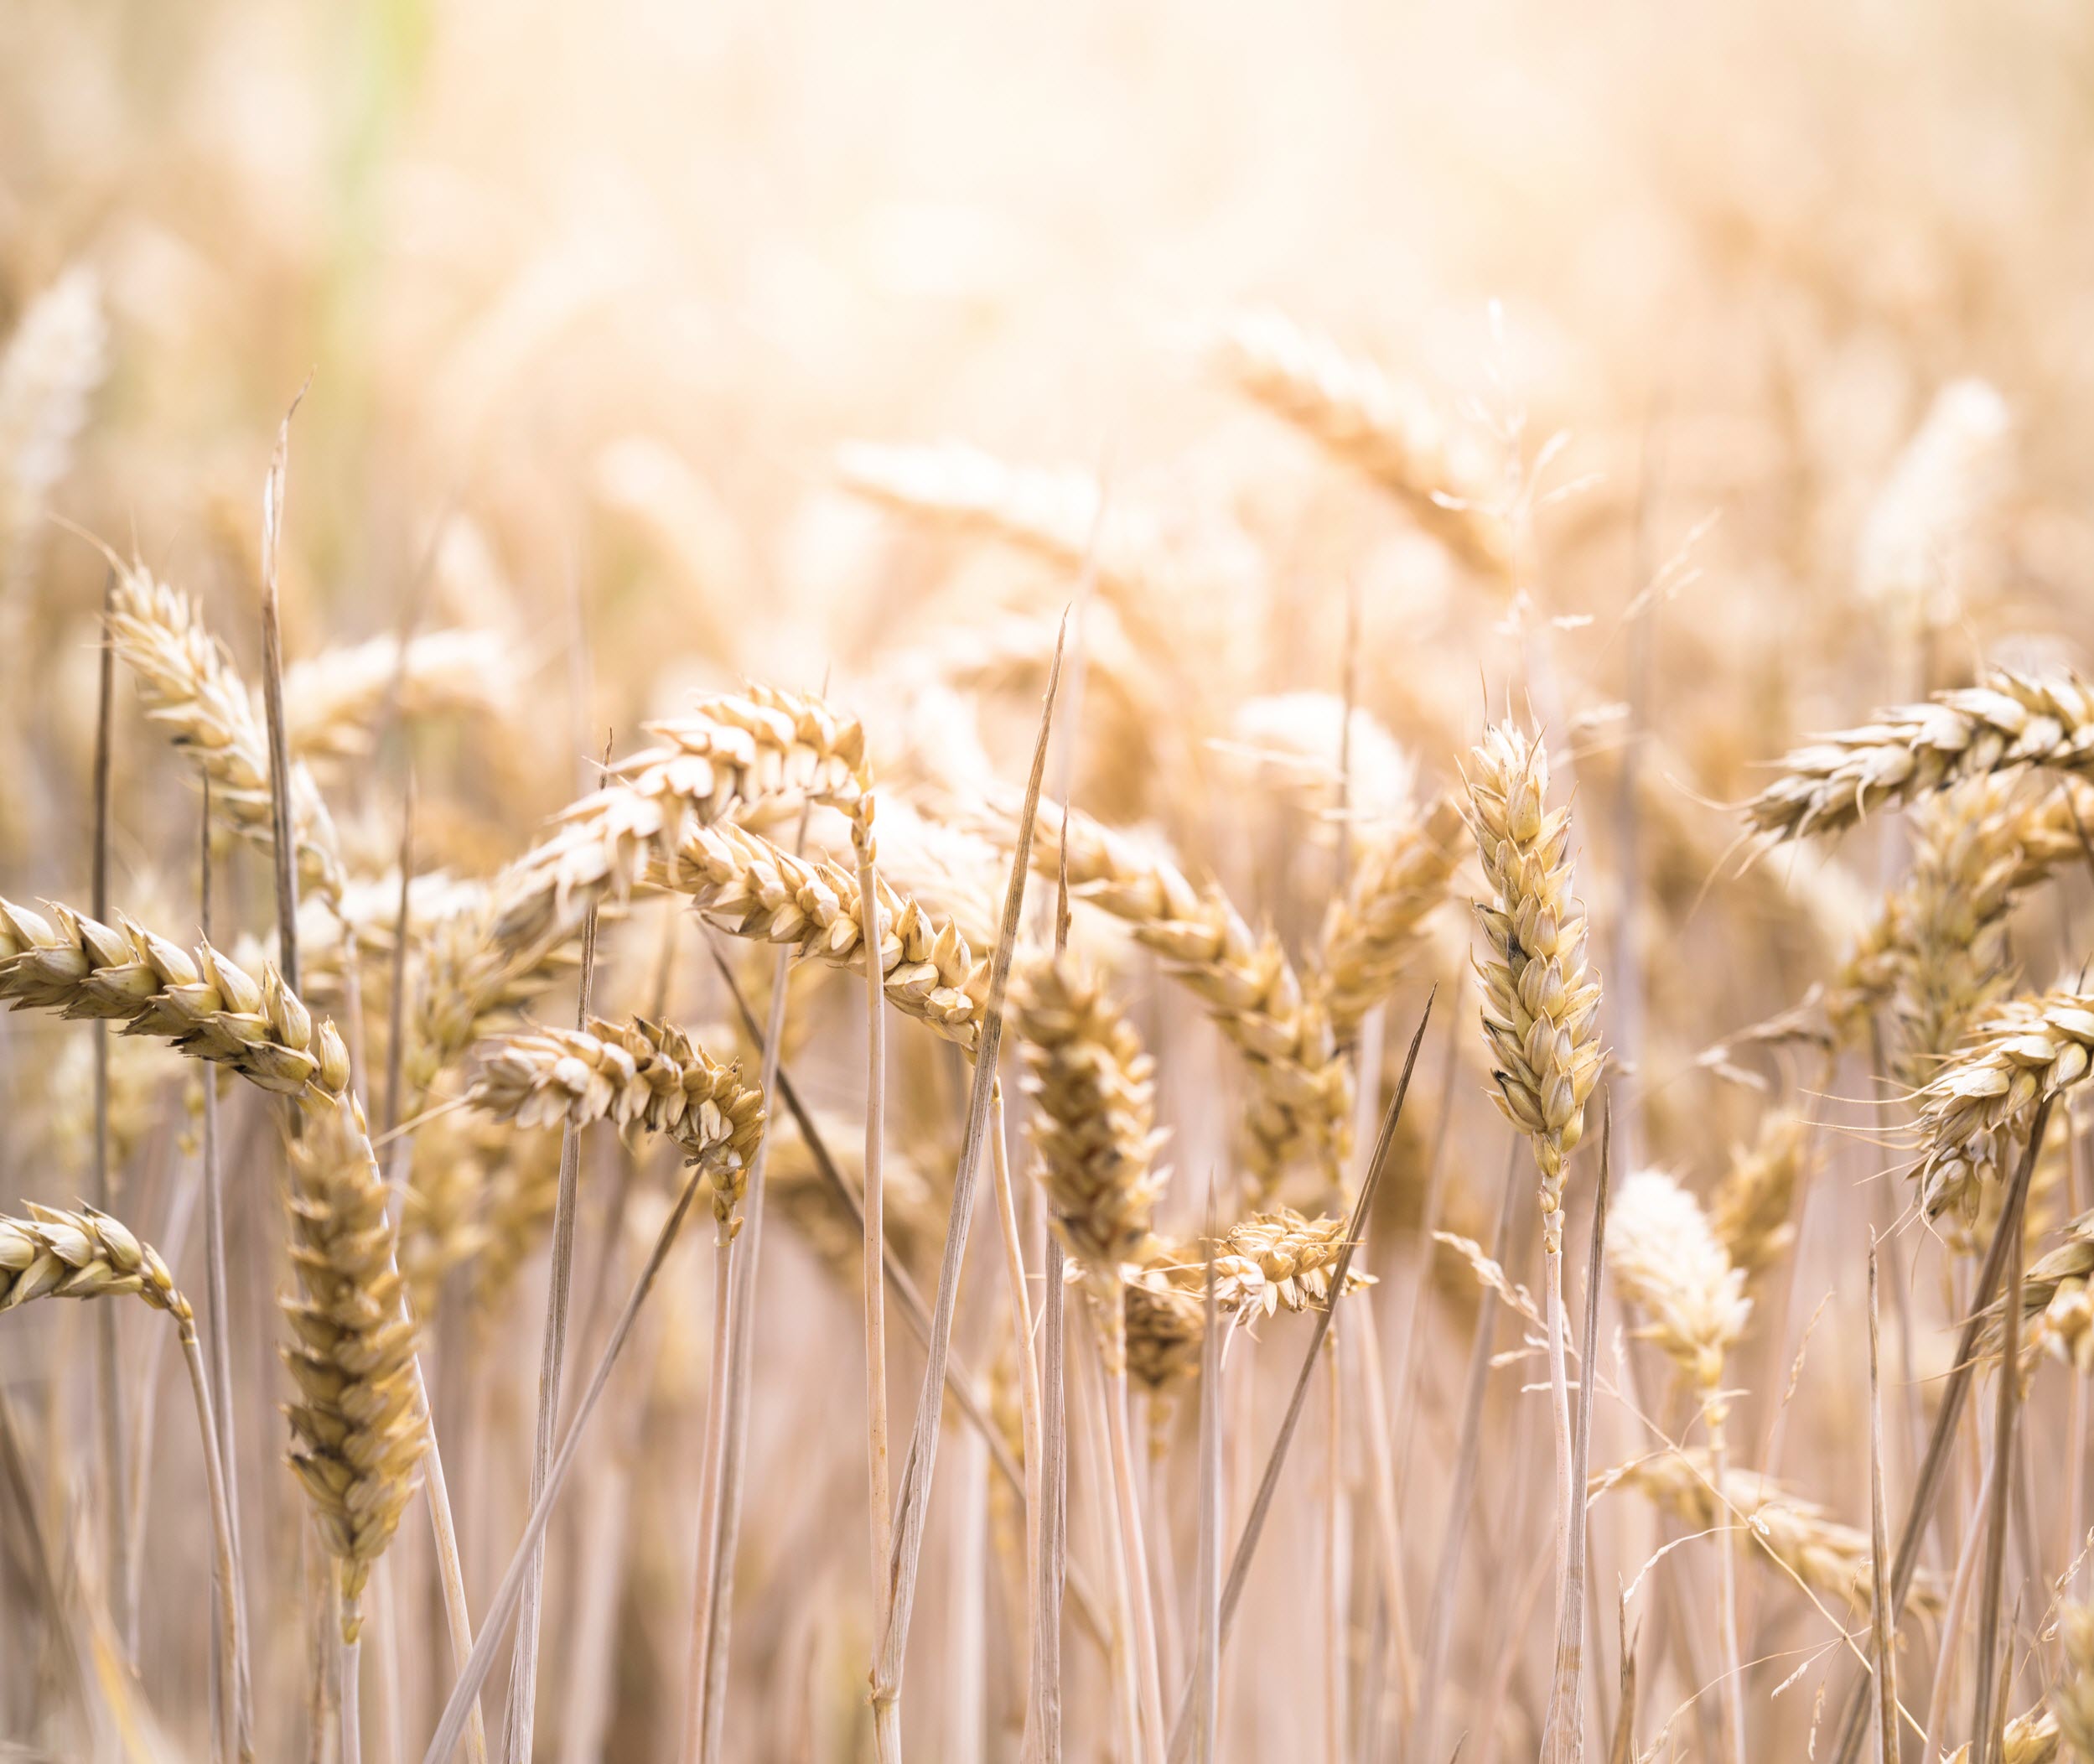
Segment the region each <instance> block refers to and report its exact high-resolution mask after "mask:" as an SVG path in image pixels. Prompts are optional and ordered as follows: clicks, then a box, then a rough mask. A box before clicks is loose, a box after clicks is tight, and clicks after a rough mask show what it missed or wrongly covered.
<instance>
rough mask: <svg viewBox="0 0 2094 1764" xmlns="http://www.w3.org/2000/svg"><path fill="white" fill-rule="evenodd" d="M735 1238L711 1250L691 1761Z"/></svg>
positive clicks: (703, 1658)
mask: <svg viewBox="0 0 2094 1764" xmlns="http://www.w3.org/2000/svg"><path fill="white" fill-rule="evenodd" d="M733 1290H734V1239H733V1236H732V1235H731V1234H730V1233H729V1232H727V1231H725V1230H722V1231H721V1232H720V1233H719V1235H718V1242H717V1243H715V1244H714V1246H713V1342H712V1356H713V1358H712V1365H711V1367H710V1368H709V1370H708V1372H707V1373H706V1384H705V1442H704V1444H703V1445H702V1447H701V1448H700V1450H701V1453H702V1455H701V1456H700V1458H699V1460H698V1568H697V1575H696V1576H695V1577H694V1579H693V1580H692V1606H691V1663H690V1668H689V1673H688V1677H687V1680H686V1682H685V1684H684V1689H683V1748H682V1751H680V1752H679V1753H678V1754H677V1756H679V1757H680V1758H682V1760H683V1761H684V1764H692V1760H694V1759H696V1758H697V1756H698V1754H699V1752H700V1751H702V1750H703V1748H704V1745H705V1694H706V1676H707V1672H706V1668H707V1651H708V1646H709V1644H710V1643H711V1641H712V1639H713V1632H712V1626H711V1624H710V1623H708V1621H707V1620H706V1606H707V1603H708V1597H709V1594H710V1589H711V1587H712V1585H713V1541H714V1535H713V1533H714V1528H715V1526H717V1525H718V1523H719V1494H720V1476H719V1470H720V1435H721V1429H722V1427H723V1425H724V1424H725V1421H726V1417H727V1386H728V1369H729V1366H730V1363H731V1351H732V1347H733V1337H732V1334H731V1321H732V1318H733Z"/></svg>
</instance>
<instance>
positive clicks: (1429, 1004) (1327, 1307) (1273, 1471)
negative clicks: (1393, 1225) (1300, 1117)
mask: <svg viewBox="0 0 2094 1764" xmlns="http://www.w3.org/2000/svg"><path fill="white" fill-rule="evenodd" d="M1438 994H1439V988H1438V987H1434V988H1433V991H1432V993H1431V994H1430V995H1428V997H1427V999H1426V1000H1425V1009H1424V1010H1423V1013H1422V1014H1420V1015H1419V1017H1418V1028H1417V1030H1416V1031H1415V1032H1414V1033H1413V1034H1412V1036H1411V1045H1410V1048H1409V1051H1407V1053H1406V1054H1405V1055H1404V1056H1403V1075H1402V1077H1400V1078H1399V1079H1397V1086H1396V1094H1395V1095H1394V1096H1393V1097H1391V1098H1390V1099H1389V1108H1388V1113H1386V1115H1384V1116H1383V1117H1382V1118H1381V1135H1380V1137H1379V1138H1378V1139H1376V1141H1375V1147H1374V1154H1373V1156H1372V1157H1371V1158H1370V1159H1369V1160H1368V1161H1367V1174H1366V1180H1365V1181H1364V1182H1362V1183H1361V1185H1360V1198H1359V1199H1358V1201H1355V1203H1354V1206H1353V1209H1352V1217H1351V1219H1350V1222H1349V1224H1348V1226H1347V1227H1346V1231H1345V1244H1344V1247H1343V1248H1340V1251H1339V1252H1338V1260H1337V1262H1336V1263H1335V1265H1334V1266H1333V1267H1332V1269H1331V1271H1330V1296H1329V1299H1328V1300H1325V1301H1324V1307H1323V1309H1322V1310H1319V1311H1318V1312H1317V1313H1316V1321H1315V1324H1314V1326H1313V1327H1312V1328H1311V1329H1310V1331H1309V1346H1308V1349H1307V1351H1306V1352H1304V1354H1303V1356H1302V1365H1301V1370H1300V1372H1298V1373H1297V1374H1296V1375H1295V1378H1294V1390H1293V1395H1292V1396H1290V1397H1289V1398H1288V1403H1287V1413H1286V1414H1285V1415H1284V1416H1283V1418H1282V1419H1281V1421H1280V1429H1279V1432H1278V1435H1277V1436H1276V1437H1275V1438H1274V1439H1273V1441H1272V1450H1271V1452H1270V1453H1269V1454H1268V1455H1267V1458H1266V1460H1265V1473H1264V1475H1263V1476H1262V1477H1261V1478H1260V1480H1259V1482H1258V1490H1257V1495H1256V1496H1255V1497H1252V1502H1251V1512H1250V1515H1249V1517H1248V1518H1246V1519H1245V1521H1244V1524H1243V1533H1242V1535H1241V1537H1239V1538H1237V1539H1236V1554H1235V1555H1234V1556H1233V1557H1232V1558H1231V1560H1230V1563H1229V1579H1228V1583H1227V1584H1226V1585H1225V1586H1224V1587H1223V1588H1222V1590H1221V1638H1222V1641H1223V1642H1224V1643H1225V1644H1226V1642H1227V1640H1228V1630H1229V1624H1230V1622H1231V1620H1232V1619H1233V1618H1234V1617H1235V1616H1236V1606H1237V1604H1238V1603H1239V1602H1240V1601H1241V1599H1242V1597H1243V1588H1244V1585H1245V1583H1246V1582H1247V1581H1248V1580H1249V1579H1250V1577H1251V1562H1252V1558H1253V1557H1254V1556H1256V1554H1257V1546H1258V1539H1259V1538H1260V1537H1261V1536H1262V1535H1263V1533H1264V1530H1265V1521H1266V1518H1267V1515H1268V1514H1269V1513H1270V1512H1271V1511H1272V1497H1273V1496H1274V1495H1275V1494H1276V1493H1277V1492H1278V1488H1279V1481H1280V1473H1281V1471H1283V1470H1284V1469H1285V1468H1286V1466H1287V1454H1288V1448H1289V1447H1290V1446H1291V1445H1293V1443H1294V1434H1295V1431H1296V1429H1298V1428H1299V1427H1300V1425H1301V1419H1302V1409H1303V1408H1304V1406H1305V1404H1306V1403H1307V1402H1308V1399H1309V1379H1310V1377H1311V1376H1312V1375H1313V1374H1314V1371H1315V1368H1316V1356H1317V1355H1318V1354H1319V1353H1320V1352H1322V1351H1323V1347H1324V1342H1325V1341H1328V1340H1329V1337H1330V1331H1331V1325H1332V1322H1333V1320H1335V1317H1336V1316H1337V1314H1338V1305H1339V1303H1340V1300H1342V1299H1344V1297H1345V1284H1346V1280H1347V1278H1348V1277H1349V1276H1350V1274H1351V1273H1352V1258H1353V1256H1354V1254H1355V1253H1356V1252H1357V1251H1358V1249H1359V1248H1360V1243H1361V1239H1362V1237H1364V1236H1365V1235H1366V1222H1367V1220H1368V1218H1369V1217H1371V1214H1372V1210H1373V1206H1374V1196H1375V1191H1376V1189H1377V1188H1379V1187H1380V1186H1381V1173H1382V1171H1383V1170H1384V1169H1386V1166H1387V1165H1388V1161H1389V1145H1390V1143H1391V1141H1392V1140H1393V1139H1395V1137H1396V1126H1397V1122H1398V1121H1399V1120H1401V1119H1402V1115H1403V1101H1404V1098H1405V1097H1407V1096H1408V1095H1409V1094H1410V1090H1411V1074H1412V1072H1413V1071H1415V1070H1416V1069H1417V1067H1418V1047H1419V1045H1420V1044H1421V1043H1422V1042H1423V1040H1424V1039H1425V1028H1426V1025H1428V1023H1430V1022H1431V1021H1432V1019H1433V999H1435V998H1437V997H1438ZM1192 1725H1193V1724H1192V1687H1191V1685H1190V1684H1188V1685H1187V1686H1186V1687H1185V1694H1184V1697H1183V1698H1182V1699H1180V1700H1179V1708H1178V1716H1177V1720H1176V1721H1175V1722H1174V1725H1173V1726H1172V1730H1171V1741H1170V1754H1169V1756H1170V1757H1171V1759H1172V1760H1173V1761H1174V1764H1175V1761H1176V1760H1178V1759H1180V1758H1182V1757H1183V1756H1184V1753H1185V1749H1186V1746H1187V1744H1188V1743H1189V1741H1190V1739H1191V1736H1192Z"/></svg>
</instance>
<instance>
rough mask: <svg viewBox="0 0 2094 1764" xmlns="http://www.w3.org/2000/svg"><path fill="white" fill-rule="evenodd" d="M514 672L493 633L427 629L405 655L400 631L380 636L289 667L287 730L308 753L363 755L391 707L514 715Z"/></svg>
mask: <svg viewBox="0 0 2094 1764" xmlns="http://www.w3.org/2000/svg"><path fill="white" fill-rule="evenodd" d="M514 674H515V664H514V663H513V662H512V661H511V657H510V655H509V652H508V647H507V646H506V645H505V643H504V642H503V641H502V640H501V639H500V637H498V636H496V635H495V633H494V632H492V631H486V630H433V631H424V632H422V634H421V635H419V636H414V637H411V638H409V639H408V641H407V652H406V655H405V656H404V658H403V656H402V653H401V645H400V640H399V639H398V638H397V637H395V636H381V637H373V638H372V639H371V641H369V642H367V643H359V644H355V645H353V646H348V647H345V648H341V649H331V650H328V651H324V653H322V654H320V655H318V656H313V657H311V658H310V659H309V660H307V661H303V662H294V663H293V664H292V666H291V667H288V668H286V669H285V670H284V674H283V710H284V725H285V733H286V734H287V735H288V738H289V739H290V743H291V751H292V752H293V754H295V755H298V757H299V758H301V759H305V760H323V759H324V760H353V759H357V758H360V757H361V756H362V755H365V754H367V753H369V752H370V751H371V740H372V738H373V735H374V734H375V733H376V727H377V724H378V721H379V719H380V718H381V717H382V716H383V715H385V714H386V711H387V710H388V708H391V710H393V711H394V712H396V713H397V714H398V715H400V716H402V717H405V718H409V719H415V720H417V721H418V720H423V719H433V718H439V717H454V716H480V717H500V716H505V715H506V714H507V713H508V711H509V709H510V707H511V699H512V696H513V695H512V693H511V682H512V680H513V678H514Z"/></svg>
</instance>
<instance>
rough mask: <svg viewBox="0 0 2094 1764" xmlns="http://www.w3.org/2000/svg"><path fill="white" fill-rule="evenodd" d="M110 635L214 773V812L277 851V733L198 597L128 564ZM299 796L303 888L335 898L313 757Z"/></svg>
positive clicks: (330, 846)
mask: <svg viewBox="0 0 2094 1764" xmlns="http://www.w3.org/2000/svg"><path fill="white" fill-rule="evenodd" d="M109 640H110V643H111V646H112V647H113V648H114V649H115V651H116V653H117V657H118V659H119V660H121V661H122V662H123V663H124V665H125V666H126V667H128V668H129V669H130V670H131V671H132V673H133V674H135V675H136V676H137V681H138V696H139V697H140V698H141V699H142V700H143V702H144V704H145V708H146V714H147V715H148V717H150V718H151V719H153V721H154V722H155V723H158V724H160V726H161V727H162V728H163V729H165V730H166V731H167V733H168V739H169V740H170V741H172V742H173V743H174V745H175V746H176V747H177V748H179V749H181V750H183V751H184V752H186V753H187V754H189V755H190V756H191V757H192V758H193V759H194V760H195V762H196V765H197V767H198V769H199V770H200V771H202V772H203V774H204V775H205V776H206V777H208V778H209V779H210V786H211V807H212V809H213V811H214V812H216V813H217V814H219V815H220V816H221V817H223V818H224V820H225V823H226V824H227V825H228V826H230V827H231V828H233V829H234V830H235V831H236V833H239V834H240V835H241V838H245V839H246V840H247V841H248V842H249V843H251V844H254V845H256V846H258V847H260V848H262V849H263V850H265V851H267V850H268V849H270V848H272V845H273V844H274V842H275V834H274V832H273V829H272V822H271V818H270V807H269V742H268V737H267V734H265V733H264V730H263V727H262V715H261V713H260V711H259V710H258V708H257V705H256V702H255V698H254V694H253V693H251V692H250V691H249V690H248V688H247V686H246V683H245V682H243V681H242V680H241V678H240V676H239V674H238V672H236V670H235V668H234V667H233V663H232V658H231V656H229V655H227V654H226V652H225V646H224V645H223V644H221V643H220V641H218V640H217V638H215V637H214V636H212V635H211V634H210V631H209V630H207V629H206V628H205V625H204V621H203V616H202V615H201V614H200V612H199V610H197V607H196V605H195V603H194V602H193V601H192V600H190V599H189V598H188V596H186V595H184V594H178V593H176V592H175V590H174V589H172V588H169V587H168V585H167V584H165V583H163V582H159V581H156V580H155V579H154V578H153V574H152V573H151V572H150V571H149V570H148V569H147V568H145V567H144V565H143V564H141V563H132V564H128V565H125V566H122V567H120V568H118V569H117V581H116V586H115V589H114V592H113V595H112V598H111V603H110V610H109ZM289 795H290V804H291V826H292V829H293V843H295V844H296V846H297V848H298V885H299V888H300V890H302V891H303V892H309V893H311V894H314V895H318V896H319V897H320V898H321V899H323V900H335V899H337V898H339V895H340V894H341V891H342V862H341V857H340V852H339V843H338V841H337V839H336V837H335V833H334V822H333V820H332V819H331V818H330V817H329V814H328V812H327V804H326V803H325V802H324V801H323V800H322V799H321V796H320V791H319V786H318V785H317V784H315V783H314V781H313V775H312V774H311V773H310V772H309V771H308V770H306V768H305V766H304V765H303V762H299V763H296V764H293V766H292V767H291V776H290V790H289Z"/></svg>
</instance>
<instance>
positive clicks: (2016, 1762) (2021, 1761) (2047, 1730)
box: [1941, 1692, 2094, 1764]
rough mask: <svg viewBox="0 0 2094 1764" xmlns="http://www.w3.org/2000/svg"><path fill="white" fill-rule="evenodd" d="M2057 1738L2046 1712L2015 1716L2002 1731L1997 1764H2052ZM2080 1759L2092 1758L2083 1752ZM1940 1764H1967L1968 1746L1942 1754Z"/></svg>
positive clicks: (2054, 1723)
mask: <svg viewBox="0 0 2094 1764" xmlns="http://www.w3.org/2000/svg"><path fill="white" fill-rule="evenodd" d="M2052 1694H2053V1695H2055V1694H2058V1693H2056V1692H2053V1693H2052ZM2002 1738H2003V1742H2004V1743H2003V1749H2002V1751H2001V1752H2000V1754H1999V1758H2000V1764H2053V1761H2054V1760H2055V1758H2056V1757H2057V1756H2058V1744H2059V1740H2060V1734H2059V1731H2058V1720H2057V1717H2056V1716H2055V1715H2053V1714H2052V1713H2051V1712H2050V1710H2045V1709H2032V1710H2029V1711H2028V1713H2026V1714H2025V1715H2016V1716H2014V1719H2013V1720H2010V1721H2008V1723H2007V1725H2006V1726H2005V1728H2004V1729H2003V1730H2002ZM2080 1755H2081V1756H2094V1754H2087V1753H2086V1752H2084V1751H2082V1752H2081V1754H2080ZM1941 1764H1971V1748H1970V1742H1969V1741H1964V1742H1963V1744H1962V1745H1961V1746H1957V1748H1956V1750H1955V1751H1945V1752H1943V1753H1942V1754H1941Z"/></svg>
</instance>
